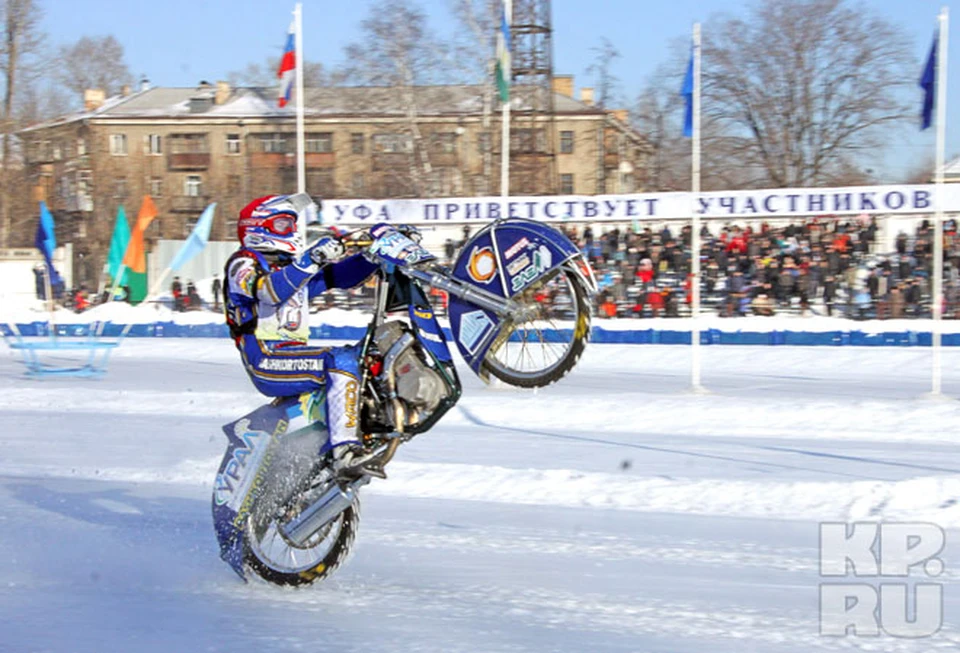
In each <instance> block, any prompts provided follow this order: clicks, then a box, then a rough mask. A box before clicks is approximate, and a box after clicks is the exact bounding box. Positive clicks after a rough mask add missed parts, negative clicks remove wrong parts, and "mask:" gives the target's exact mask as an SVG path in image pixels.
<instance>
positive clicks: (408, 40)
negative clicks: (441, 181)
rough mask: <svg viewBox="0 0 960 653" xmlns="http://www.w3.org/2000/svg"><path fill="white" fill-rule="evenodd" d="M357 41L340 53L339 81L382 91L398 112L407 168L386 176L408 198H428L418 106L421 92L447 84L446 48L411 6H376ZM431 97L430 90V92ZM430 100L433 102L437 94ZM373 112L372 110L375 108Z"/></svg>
mask: <svg viewBox="0 0 960 653" xmlns="http://www.w3.org/2000/svg"><path fill="white" fill-rule="evenodd" d="M360 28H361V35H362V36H361V40H360V42H358V43H352V44H350V45H348V46H347V47H346V48H345V51H344V53H345V55H346V60H347V63H346V65H345V66H344V68H343V71H342V76H343V81H344V82H345V83H346V84H349V85H359V86H368V87H370V86H372V87H385V88H386V93H385V94H371V95H370V97H371V99H372V98H381V99H382V100H383V101H385V103H386V104H387V105H388V106H389V107H391V108H392V109H394V110H399V111H402V112H403V114H404V116H405V117H406V120H405V122H404V127H403V129H402V132H401V134H400V135H401V136H405V137H406V138H407V139H408V142H409V147H408V148H406V149H407V151H406V152H396V153H395V154H400V155H402V154H406V155H407V157H406V159H407V165H404V166H400V167H394V168H393V169H392V170H391V171H389V172H387V173H386V174H388V175H393V176H394V177H395V178H396V182H397V183H398V184H399V185H406V186H407V187H408V188H409V191H408V192H410V193H412V194H416V195H417V196H429V195H431V194H433V193H432V192H431V190H432V189H431V186H432V184H430V183H429V182H430V180H431V178H432V177H433V169H432V166H431V164H430V151H431V147H430V146H431V143H430V142H429V140H428V139H427V138H426V137H425V135H424V133H423V132H422V130H421V120H420V114H421V102H422V101H423V97H424V96H425V94H426V92H428V90H425V89H423V87H424V86H427V85H429V84H433V83H437V82H440V81H446V80H447V79H448V74H449V71H447V70H445V69H444V66H443V61H444V57H443V56H442V53H443V50H444V49H445V47H446V46H445V44H444V43H443V41H442V39H440V38H438V37H437V35H436V34H434V33H432V32H431V30H430V28H429V26H428V24H427V18H426V15H425V14H424V12H423V10H422V9H421V8H420V7H419V6H418V5H417V4H415V2H414V1H413V0H379V1H378V2H375V3H374V4H373V5H371V7H370V13H369V14H368V16H367V18H365V19H364V20H363V21H362V22H361V24H360ZM434 91H435V89H434ZM430 98H431V99H432V101H434V102H436V101H437V100H438V99H439V96H438V93H437V92H431V94H430ZM374 108H376V107H374Z"/></svg>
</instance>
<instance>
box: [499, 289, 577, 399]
mask: <svg viewBox="0 0 960 653" xmlns="http://www.w3.org/2000/svg"><path fill="white" fill-rule="evenodd" d="M513 301H515V302H517V303H519V304H520V305H521V306H522V307H523V308H531V307H534V306H535V307H537V311H536V314H535V316H534V317H533V318H531V319H527V320H524V321H523V322H516V323H507V324H505V325H504V327H503V329H502V330H501V332H500V335H499V336H498V337H497V339H496V340H495V341H494V342H493V345H492V346H491V347H490V350H489V352H488V353H487V357H486V359H485V362H486V364H487V365H489V366H490V368H491V369H492V371H493V373H494V375H498V374H503V375H509V376H513V377H517V378H520V379H529V380H534V379H538V378H540V377H543V376H544V375H546V374H549V373H550V372H552V371H553V370H555V369H557V368H558V367H560V366H561V365H562V364H563V363H564V361H565V359H566V358H567V356H568V355H569V353H570V350H571V349H572V348H573V346H574V343H575V341H576V337H575V331H576V323H577V320H578V318H579V314H580V310H581V306H580V305H579V298H578V296H577V292H576V286H575V284H574V281H573V279H572V278H571V273H570V272H568V271H566V270H557V271H556V272H555V273H554V274H553V275H550V276H548V277H544V279H542V280H541V281H540V282H539V283H535V284H533V285H531V286H530V287H529V288H527V289H525V290H524V291H523V292H522V293H520V294H518V295H516V296H515V297H513Z"/></svg>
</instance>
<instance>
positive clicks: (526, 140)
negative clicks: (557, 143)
mask: <svg viewBox="0 0 960 653" xmlns="http://www.w3.org/2000/svg"><path fill="white" fill-rule="evenodd" d="M546 148H547V139H546V134H544V132H543V130H542V129H529V128H521V129H511V130H510V151H511V152H520V153H525V154H535V153H542V152H545V151H546Z"/></svg>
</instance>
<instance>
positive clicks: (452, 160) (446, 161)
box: [430, 152, 460, 168]
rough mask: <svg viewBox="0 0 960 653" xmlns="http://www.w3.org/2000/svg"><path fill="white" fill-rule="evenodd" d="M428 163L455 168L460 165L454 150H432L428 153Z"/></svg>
mask: <svg viewBox="0 0 960 653" xmlns="http://www.w3.org/2000/svg"><path fill="white" fill-rule="evenodd" d="M430 165H433V166H436V167H438V168H455V167H457V166H458V165H460V157H459V156H458V155H457V153H456V152H434V153H432V154H431V155H430Z"/></svg>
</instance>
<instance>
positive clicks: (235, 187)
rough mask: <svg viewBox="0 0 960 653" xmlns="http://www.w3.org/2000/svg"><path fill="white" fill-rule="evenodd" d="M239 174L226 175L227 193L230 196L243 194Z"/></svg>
mask: <svg viewBox="0 0 960 653" xmlns="http://www.w3.org/2000/svg"><path fill="white" fill-rule="evenodd" d="M241 184H242V182H241V180H240V175H227V195H229V196H231V197H240V195H242V194H243V188H242V187H241Z"/></svg>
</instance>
